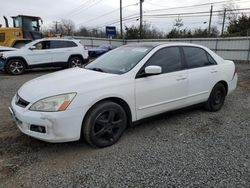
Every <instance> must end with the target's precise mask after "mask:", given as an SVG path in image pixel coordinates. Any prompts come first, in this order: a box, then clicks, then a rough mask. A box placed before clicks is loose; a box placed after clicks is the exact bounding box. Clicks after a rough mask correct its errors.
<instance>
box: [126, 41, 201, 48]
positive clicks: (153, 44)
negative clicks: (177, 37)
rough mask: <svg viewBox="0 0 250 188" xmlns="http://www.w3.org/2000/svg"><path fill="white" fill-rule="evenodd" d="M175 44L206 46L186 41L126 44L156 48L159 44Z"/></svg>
mask: <svg viewBox="0 0 250 188" xmlns="http://www.w3.org/2000/svg"><path fill="white" fill-rule="evenodd" d="M175 45H176V46H193V47H201V48H204V46H201V45H197V44H191V43H184V42H140V43H133V44H127V45H126V46H131V47H149V48H155V47H157V46H175Z"/></svg>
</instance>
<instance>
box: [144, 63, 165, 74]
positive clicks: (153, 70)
mask: <svg viewBox="0 0 250 188" xmlns="http://www.w3.org/2000/svg"><path fill="white" fill-rule="evenodd" d="M161 73H162V68H161V67H160V66H156V65H150V66H147V67H146V68H145V75H146V76H150V75H157V74H161Z"/></svg>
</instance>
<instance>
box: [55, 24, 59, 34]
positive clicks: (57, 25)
mask: <svg viewBox="0 0 250 188" xmlns="http://www.w3.org/2000/svg"><path fill="white" fill-rule="evenodd" d="M55 22H56V34H58V23H59V22H58V21H55Z"/></svg>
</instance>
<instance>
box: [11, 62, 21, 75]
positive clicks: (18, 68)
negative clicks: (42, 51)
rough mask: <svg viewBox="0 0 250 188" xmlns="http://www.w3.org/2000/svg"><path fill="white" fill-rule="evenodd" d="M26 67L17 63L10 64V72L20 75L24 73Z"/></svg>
mask: <svg viewBox="0 0 250 188" xmlns="http://www.w3.org/2000/svg"><path fill="white" fill-rule="evenodd" d="M23 69H24V67H23V65H22V63H20V62H18V61H16V62H13V63H11V64H10V71H11V72H12V73H13V74H19V73H21V72H22V71H23Z"/></svg>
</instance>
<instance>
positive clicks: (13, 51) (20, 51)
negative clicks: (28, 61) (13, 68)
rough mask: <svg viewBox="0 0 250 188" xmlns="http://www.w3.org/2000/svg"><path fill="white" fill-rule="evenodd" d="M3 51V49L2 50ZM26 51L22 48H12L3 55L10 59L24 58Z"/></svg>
mask: <svg viewBox="0 0 250 188" xmlns="http://www.w3.org/2000/svg"><path fill="white" fill-rule="evenodd" d="M0 51H1V49H0ZM24 51H25V49H22V48H20V49H19V48H13V49H12V48H11V49H10V50H7V51H2V52H1V53H3V56H4V57H6V58H8V57H11V56H19V55H20V56H23V54H24V53H25V52H24Z"/></svg>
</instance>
